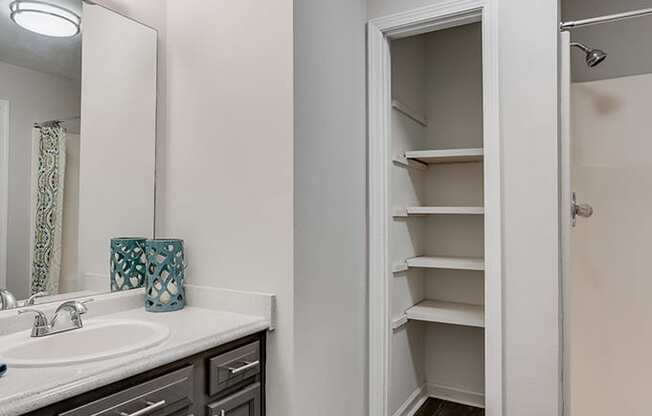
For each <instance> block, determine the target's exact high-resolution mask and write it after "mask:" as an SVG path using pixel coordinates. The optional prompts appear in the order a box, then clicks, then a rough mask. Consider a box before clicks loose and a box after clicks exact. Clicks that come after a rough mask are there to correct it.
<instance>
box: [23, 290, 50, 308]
mask: <svg viewBox="0 0 652 416" xmlns="http://www.w3.org/2000/svg"><path fill="white" fill-rule="evenodd" d="M48 295H49V293H48V292H38V293H34V294H33V295H32V296H30V297H28V298H27V300H26V301H25V304H24V306H31V305H34V302H35V301H36V299H38V298H42V297H45V296H48Z"/></svg>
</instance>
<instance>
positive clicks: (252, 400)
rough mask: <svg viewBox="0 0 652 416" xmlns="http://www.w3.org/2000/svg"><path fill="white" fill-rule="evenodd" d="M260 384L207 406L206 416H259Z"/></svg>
mask: <svg viewBox="0 0 652 416" xmlns="http://www.w3.org/2000/svg"><path fill="white" fill-rule="evenodd" d="M260 415H261V410H260V383H256V384H252V385H251V386H249V387H247V388H245V389H243V390H240V391H239V392H237V393H235V394H233V395H231V396H229V397H227V398H226V399H223V400H220V401H219V402H215V403H211V404H209V405H208V416H260Z"/></svg>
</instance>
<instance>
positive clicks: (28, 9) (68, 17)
mask: <svg viewBox="0 0 652 416" xmlns="http://www.w3.org/2000/svg"><path fill="white" fill-rule="evenodd" d="M9 9H10V10H11V15H10V16H9V17H10V18H11V20H12V21H13V22H14V23H16V24H17V25H18V26H20V27H23V28H25V29H27V30H30V31H32V32H36V33H39V34H41V35H45V36H53V37H58V38H65V37H71V36H75V35H77V34H78V33H79V31H80V26H81V17H79V15H78V14H77V13H75V12H73V11H71V10H68V9H66V8H64V7H61V6H57V5H55V4H51V3H46V2H44V1H36V0H16V1H14V2H12V3H11V4H10V5H9Z"/></svg>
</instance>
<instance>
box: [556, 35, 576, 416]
mask: <svg viewBox="0 0 652 416" xmlns="http://www.w3.org/2000/svg"><path fill="white" fill-rule="evenodd" d="M570 42H571V37H570V32H568V31H563V32H561V33H560V35H559V55H560V56H559V65H560V71H559V72H560V74H559V84H560V87H559V112H560V117H559V118H560V135H559V138H560V145H559V164H560V166H559V175H560V192H561V195H560V198H559V203H560V207H559V211H560V212H559V220H560V221H561V223H560V227H559V233H560V239H561V259H560V261H561V293H560V297H561V301H560V312H559V313H560V318H559V319H560V321H561V343H560V353H559V356H560V357H561V362H562V366H561V389H560V390H561V412H560V414H561V415H562V416H563V415H566V414H568V411H569V405H570V403H569V400H570V385H569V383H568V376H569V365H568V364H569V363H568V360H567V359H566V351H567V348H568V335H569V333H568V330H567V328H566V319H565V317H564V313H565V311H567V310H568V306H569V305H568V304H567V301H568V296H566V294H567V293H568V278H569V276H570V256H571V244H570V238H571V223H572V218H571V210H570V206H571V195H572V192H573V190H572V186H571V132H570V127H571V112H570V104H571V103H570V95H571V90H570V88H571V56H570V50H571V47H570Z"/></svg>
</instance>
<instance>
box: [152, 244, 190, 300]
mask: <svg viewBox="0 0 652 416" xmlns="http://www.w3.org/2000/svg"><path fill="white" fill-rule="evenodd" d="M145 258H146V259H147V283H146V286H145V309H146V310H148V311H150V312H170V311H177V310H179V309H183V307H184V305H185V303H186V294H185V291H184V288H183V280H184V278H185V269H186V262H185V259H184V253H183V240H176V239H154V240H147V242H146V243H145Z"/></svg>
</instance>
